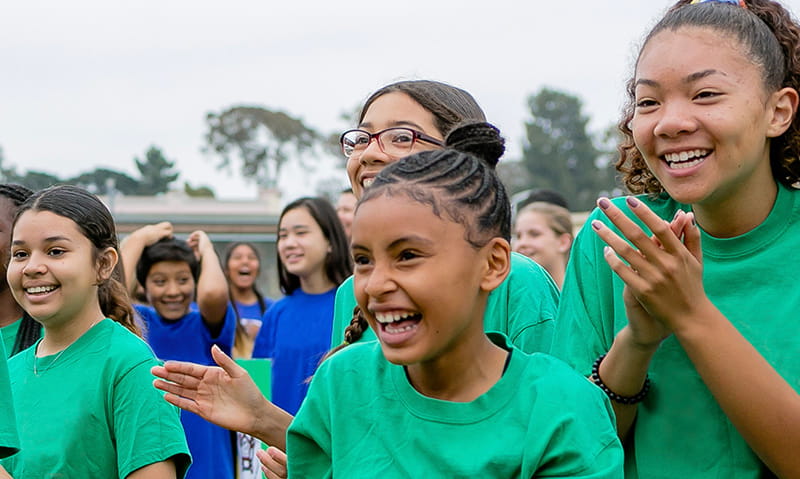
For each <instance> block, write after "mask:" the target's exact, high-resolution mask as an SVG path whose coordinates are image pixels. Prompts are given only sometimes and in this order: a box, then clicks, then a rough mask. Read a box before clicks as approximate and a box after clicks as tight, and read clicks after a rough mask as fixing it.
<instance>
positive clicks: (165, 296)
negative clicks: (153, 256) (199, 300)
mask: <svg viewBox="0 0 800 479" xmlns="http://www.w3.org/2000/svg"><path fill="white" fill-rule="evenodd" d="M194 287H195V281H194V278H193V277H192V270H191V269H190V268H189V265H188V264H187V263H186V262H185V261H159V262H158V263H154V264H153V266H151V267H150V271H149V272H148V273H147V279H146V280H145V284H144V289H145V294H146V295H147V301H148V302H149V303H150V304H152V305H153V307H154V308H155V309H156V312H158V314H159V315H160V316H161V317H162V318H164V319H167V320H170V321H174V320H177V319H181V318H182V317H183V316H184V315H186V313H188V312H189V305H190V304H191V302H192V301H194Z"/></svg>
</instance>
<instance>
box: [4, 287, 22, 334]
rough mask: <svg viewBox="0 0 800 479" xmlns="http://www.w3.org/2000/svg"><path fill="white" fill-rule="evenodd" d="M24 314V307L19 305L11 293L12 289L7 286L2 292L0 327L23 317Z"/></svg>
mask: <svg viewBox="0 0 800 479" xmlns="http://www.w3.org/2000/svg"><path fill="white" fill-rule="evenodd" d="M22 314H23V311H22V308H20V307H19V304H17V301H16V300H15V299H14V296H12V295H11V290H9V289H8V288H6V289H5V290H4V291H3V292H2V293H0V328H2V327H4V326H8V325H9V324H11V323H13V322H14V321H16V320H18V319H19V318H21V317H22Z"/></svg>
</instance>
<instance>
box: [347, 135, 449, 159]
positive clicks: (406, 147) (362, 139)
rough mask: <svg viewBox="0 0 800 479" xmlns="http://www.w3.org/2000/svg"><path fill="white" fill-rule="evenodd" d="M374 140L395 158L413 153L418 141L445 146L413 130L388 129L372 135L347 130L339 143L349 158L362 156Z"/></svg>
mask: <svg viewBox="0 0 800 479" xmlns="http://www.w3.org/2000/svg"><path fill="white" fill-rule="evenodd" d="M373 138H374V139H376V140H378V148H380V149H381V151H382V152H384V153H386V154H387V155H390V156H395V157H401V156H406V155H408V154H409V153H411V149H412V148H413V147H414V143H415V142H417V141H424V142H427V143H431V144H433V145H436V146H444V142H442V140H437V139H436V138H434V137H432V136H428V135H426V134H425V133H422V132H421V131H417V130H412V129H411V128H402V127H396V128H387V129H385V130H381V131H379V132H377V133H370V132H368V131H364V130H347V131H346V132H344V133H342V136H341V137H340V138H339V143H340V144H341V145H342V153H344V156H346V157H348V158H350V157H351V156H353V155H360V154H361V153H363V151H364V150H366V149H367V146H369V144H370V143H371V142H372V139H373Z"/></svg>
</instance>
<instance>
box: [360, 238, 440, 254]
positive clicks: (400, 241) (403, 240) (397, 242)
mask: <svg viewBox="0 0 800 479" xmlns="http://www.w3.org/2000/svg"><path fill="white" fill-rule="evenodd" d="M403 243H418V244H422V245H424V246H432V245H434V244H436V243H435V242H434V241H431V240H429V239H427V238H423V237H422V236H417V235H410V236H403V237H402V238H397V239H396V240H394V241H392V242H391V243H389V246H388V247H387V248H386V249H394V248H397V247H398V246H399V245H401V244H403ZM357 249H360V250H367V251H369V248H367V247H366V246H363V245H360V244H356V243H353V244H352V245H351V247H350V250H352V251H355V250H357Z"/></svg>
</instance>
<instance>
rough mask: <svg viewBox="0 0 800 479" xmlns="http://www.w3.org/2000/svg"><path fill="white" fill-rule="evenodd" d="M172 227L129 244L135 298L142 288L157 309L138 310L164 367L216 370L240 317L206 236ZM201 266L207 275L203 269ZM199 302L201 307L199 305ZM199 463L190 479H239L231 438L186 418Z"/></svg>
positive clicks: (145, 231) (141, 234) (135, 236)
mask: <svg viewBox="0 0 800 479" xmlns="http://www.w3.org/2000/svg"><path fill="white" fill-rule="evenodd" d="M172 234H173V228H172V225H171V224H170V223H168V222H162V223H158V224H155V225H148V226H145V227H143V228H140V229H138V230H136V231H134V232H133V233H131V235H130V236H129V237H128V238H126V240H125V241H124V242H123V244H122V257H123V261H124V264H125V271H126V276H127V277H126V279H127V285H128V289H129V292H132V291H131V290H132V289H133V288H135V286H136V281H138V282H139V283H140V284H141V285H142V287H143V288H144V291H145V294H146V296H147V300H148V302H149V303H150V305H151V306H145V305H136V306H135V308H136V311H137V313H138V314H139V315H140V316H141V319H142V321H143V322H144V326H145V327H144V329H145V331H146V333H145V338H146V339H147V342H148V343H149V344H150V346H151V347H152V348H153V351H154V352H155V354H156V356H157V357H158V358H159V359H161V360H167V359H175V360H181V361H192V362H197V363H201V364H207V365H213V364H215V363H214V362H213V359H212V358H211V346H213V345H217V346H219V347H220V349H222V350H223V351H225V352H227V353H228V354H230V352H231V349H232V347H233V338H234V331H235V327H236V316H235V313H234V311H233V308H232V307H231V306H230V303H229V301H228V287H227V283H226V281H225V275H224V273H223V272H222V268H221V267H220V263H219V259H218V258H217V254H216V252H215V251H214V246H213V245H212V243H211V241H210V240H209V238H208V236H207V235H206V234H205V233H204V232H202V231H195V232H193V233H192V234H190V235H189V237H188V239H187V240H186V241H183V240H178V239H176V238H174V237H173V236H172ZM201 266H202V267H201ZM195 301H196V305H195ZM181 422H182V423H183V427H184V429H185V431H186V440H187V442H188V443H189V449H190V451H191V453H192V457H193V458H195V459H194V463H193V464H192V467H191V468H190V469H189V472H188V474H187V475H186V478H187V479H201V478H202V479H206V478H208V479H211V478H214V479H218V478H222V479H228V478H230V479H233V450H232V441H231V433H230V431H228V430H226V429H223V428H221V427H219V426H215V425H213V424H211V423H209V422H207V421H205V420H204V419H202V418H201V417H200V416H197V415H195V414H193V413H189V412H186V411H182V413H181Z"/></svg>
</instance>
